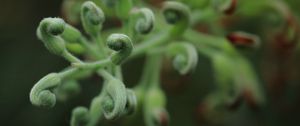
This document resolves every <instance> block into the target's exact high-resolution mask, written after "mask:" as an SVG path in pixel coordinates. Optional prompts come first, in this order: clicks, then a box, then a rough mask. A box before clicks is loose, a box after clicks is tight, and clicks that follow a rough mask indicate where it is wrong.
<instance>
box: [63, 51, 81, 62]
mask: <svg viewBox="0 0 300 126" xmlns="http://www.w3.org/2000/svg"><path fill="white" fill-rule="evenodd" d="M62 56H63V57H64V58H65V59H66V60H68V61H69V62H71V63H82V61H81V60H80V59H78V58H77V57H75V56H74V55H72V54H71V53H70V52H68V51H64V52H63V54H62Z"/></svg>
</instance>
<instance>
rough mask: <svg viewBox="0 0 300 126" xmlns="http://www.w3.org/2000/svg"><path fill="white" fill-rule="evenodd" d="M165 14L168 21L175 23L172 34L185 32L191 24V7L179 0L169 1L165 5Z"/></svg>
mask: <svg viewBox="0 0 300 126" xmlns="http://www.w3.org/2000/svg"><path fill="white" fill-rule="evenodd" d="M163 15H164V17H165V20H166V21H167V23H169V24H172V25H174V26H173V28H172V29H171V34H172V35H174V36H176V35H179V34H181V33H183V32H184V31H185V30H186V29H187V28H188V26H189V25H190V9H189V8H188V7H187V6H186V5H184V4H182V3H179V2H174V1H168V2H165V3H164V5H163Z"/></svg>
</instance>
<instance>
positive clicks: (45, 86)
mask: <svg viewBox="0 0 300 126" xmlns="http://www.w3.org/2000/svg"><path fill="white" fill-rule="evenodd" d="M60 83H61V77H60V76H59V74H57V73H50V74H48V75H46V76H45V77H43V78H42V79H41V80H39V81H38V82H37V83H36V84H35V85H34V86H33V88H32V89H31V91H30V101H31V103H32V104H33V105H36V106H40V107H48V108H50V107H53V106H54V105H55V103H56V97H55V95H54V94H53V93H52V92H51V91H50V89H51V88H53V87H55V86H57V85H59V84H60Z"/></svg>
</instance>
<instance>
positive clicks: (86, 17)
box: [80, 1, 105, 36]
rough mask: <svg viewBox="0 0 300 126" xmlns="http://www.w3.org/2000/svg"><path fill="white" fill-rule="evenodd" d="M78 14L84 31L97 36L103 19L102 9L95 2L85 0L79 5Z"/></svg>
mask: <svg viewBox="0 0 300 126" xmlns="http://www.w3.org/2000/svg"><path fill="white" fill-rule="evenodd" d="M80 16H81V22H82V25H83V28H84V30H85V31H86V33H87V34H89V35H91V36H97V35H98V33H99V32H100V30H101V28H102V24H103V22H104V21H105V16H104V13H103V11H102V10H101V9H100V8H99V7H98V6H97V5H96V4H95V3H93V2H91V1H86V2H84V3H83V4H82V6H81V15H80Z"/></svg>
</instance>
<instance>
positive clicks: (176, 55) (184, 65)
mask: <svg viewBox="0 0 300 126" xmlns="http://www.w3.org/2000/svg"><path fill="white" fill-rule="evenodd" d="M167 55H168V56H169V57H171V58H173V66H174V68H175V69H176V70H178V71H179V73H180V74H182V75H184V74H187V73H189V72H191V71H193V70H195V69H196V67H197V63H198V53H197V50H196V48H195V47H194V46H193V45H191V44H189V43H178V42H177V43H172V44H170V45H168V47H167Z"/></svg>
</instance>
